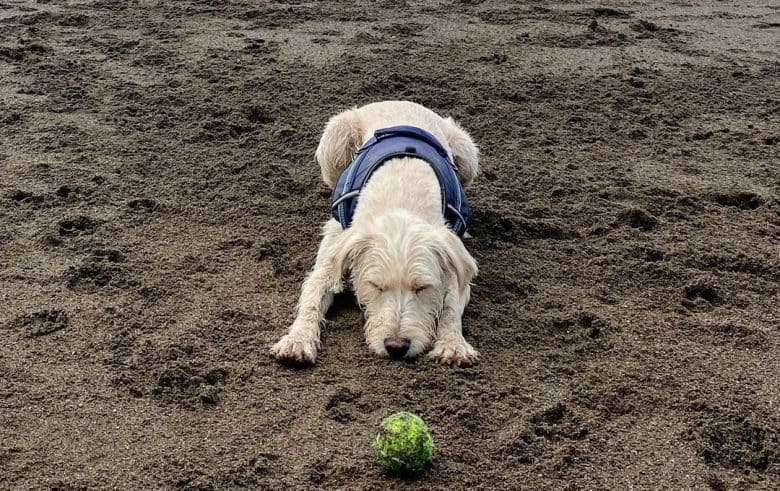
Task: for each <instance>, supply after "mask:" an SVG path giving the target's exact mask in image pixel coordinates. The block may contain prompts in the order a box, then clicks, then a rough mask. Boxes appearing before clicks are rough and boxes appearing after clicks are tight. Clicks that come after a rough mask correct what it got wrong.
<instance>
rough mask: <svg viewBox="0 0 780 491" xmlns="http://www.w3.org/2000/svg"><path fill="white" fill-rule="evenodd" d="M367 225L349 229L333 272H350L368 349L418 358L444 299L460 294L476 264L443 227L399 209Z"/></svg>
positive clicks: (427, 344)
mask: <svg viewBox="0 0 780 491" xmlns="http://www.w3.org/2000/svg"><path fill="white" fill-rule="evenodd" d="M369 226H370V228H359V227H352V228H350V229H348V231H347V232H346V233H345V234H344V238H343V241H342V242H341V244H340V250H339V252H338V253H337V254H336V255H335V257H336V259H335V261H336V264H334V268H335V270H336V271H338V272H340V273H341V274H342V275H345V274H346V273H348V272H351V279H352V284H353V288H354V290H355V294H356V296H357V299H358V302H359V303H360V305H361V306H362V307H363V309H364V311H365V315H366V324H365V335H366V342H367V343H368V345H369V347H370V348H371V349H372V350H373V351H374V352H375V353H377V354H378V355H381V356H391V357H393V358H402V357H406V358H414V357H415V356H417V355H419V354H420V353H422V352H423V351H425V350H427V349H428V348H429V347H430V346H431V344H432V342H433V339H434V337H435V329H436V324H437V320H438V317H439V315H440V314H441V312H442V309H443V306H444V302H445V297H446V295H447V294H448V293H449V292H450V291H453V290H454V291H453V293H456V292H461V291H462V290H463V289H464V288H465V287H466V286H467V285H468V284H469V283H470V282H471V280H472V278H473V277H474V275H476V273H477V265H476V263H475V262H474V259H473V258H472V257H471V255H469V253H468V251H466V248H465V247H464V246H463V244H462V242H461V241H460V239H459V238H458V237H457V236H455V234H453V233H452V232H451V231H450V230H449V229H447V228H446V227H444V226H443V225H442V226H438V227H437V226H433V225H431V224H429V223H426V222H423V221H422V220H420V219H419V218H416V217H415V216H413V215H411V214H409V213H406V212H403V211H400V210H399V211H395V212H391V213H388V214H386V215H384V216H381V217H378V218H377V219H376V220H374V221H372V222H371V224H370V225H369Z"/></svg>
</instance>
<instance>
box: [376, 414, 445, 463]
mask: <svg viewBox="0 0 780 491" xmlns="http://www.w3.org/2000/svg"><path fill="white" fill-rule="evenodd" d="M435 448H436V447H435V445H434V444H433V437H431V431H430V430H429V429H428V425H426V424H425V421H423V420H422V418H420V417H419V416H417V415H416V414H412V413H408V412H400V413H395V414H391V415H390V416H388V417H386V418H385V419H383V420H382V423H380V425H379V434H378V435H377V437H376V439H375V440H374V450H376V454H377V456H378V457H379V462H380V463H381V464H382V466H383V467H384V468H385V470H386V471H387V472H388V473H391V474H398V475H411V474H416V473H418V472H420V471H421V470H423V468H425V465H426V464H427V463H428V462H429V461H430V460H431V457H433V451H434V449H435Z"/></svg>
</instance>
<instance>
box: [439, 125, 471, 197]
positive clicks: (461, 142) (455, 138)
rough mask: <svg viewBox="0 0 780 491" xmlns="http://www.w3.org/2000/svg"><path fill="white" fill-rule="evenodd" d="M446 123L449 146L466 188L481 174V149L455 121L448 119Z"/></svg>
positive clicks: (459, 175)
mask: <svg viewBox="0 0 780 491" xmlns="http://www.w3.org/2000/svg"><path fill="white" fill-rule="evenodd" d="M444 121H445V130H444V131H445V135H446V137H447V144H448V145H449V147H450V151H451V152H452V158H453V160H454V161H455V167H456V168H457V169H458V177H460V181H461V182H462V183H463V185H464V186H468V185H469V184H471V182H472V181H473V180H474V178H475V177H477V174H479V149H478V148H477V145H476V144H474V141H473V140H472V139H471V137H470V136H469V134H468V133H466V131H465V130H464V129H463V128H461V127H460V125H459V124H458V123H457V122H456V121H455V120H454V119H452V118H447V119H445V120H444Z"/></svg>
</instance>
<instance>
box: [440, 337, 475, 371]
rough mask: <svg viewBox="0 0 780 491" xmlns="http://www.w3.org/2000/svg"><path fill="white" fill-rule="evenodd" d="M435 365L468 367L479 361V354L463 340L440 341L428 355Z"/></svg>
mask: <svg viewBox="0 0 780 491" xmlns="http://www.w3.org/2000/svg"><path fill="white" fill-rule="evenodd" d="M428 356H429V357H430V358H431V359H432V360H433V361H434V362H435V363H439V364H442V365H449V366H451V367H468V366H471V365H474V364H476V363H477V361H478V360H479V352H478V351H477V350H475V349H474V348H472V347H471V345H470V344H469V343H467V342H466V340H465V339H463V338H461V339H457V340H453V339H440V340H438V341H436V344H434V345H433V349H432V350H431V352H430V354H429V355H428Z"/></svg>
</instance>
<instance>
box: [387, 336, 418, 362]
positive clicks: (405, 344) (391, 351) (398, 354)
mask: <svg viewBox="0 0 780 491" xmlns="http://www.w3.org/2000/svg"><path fill="white" fill-rule="evenodd" d="M411 344H412V340H411V339H409V338H387V339H385V349H386V350H387V354H388V355H390V358H393V359H396V360H397V359H399V358H403V357H404V355H405V354H406V352H407V351H409V346H410V345H411Z"/></svg>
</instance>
